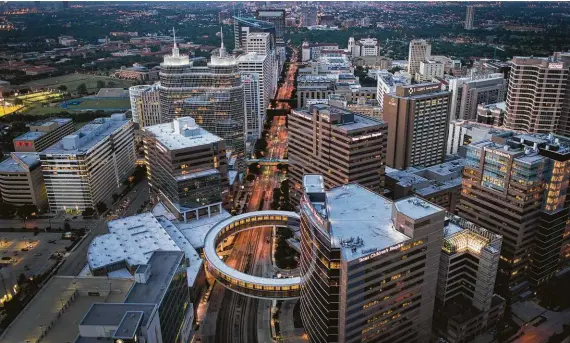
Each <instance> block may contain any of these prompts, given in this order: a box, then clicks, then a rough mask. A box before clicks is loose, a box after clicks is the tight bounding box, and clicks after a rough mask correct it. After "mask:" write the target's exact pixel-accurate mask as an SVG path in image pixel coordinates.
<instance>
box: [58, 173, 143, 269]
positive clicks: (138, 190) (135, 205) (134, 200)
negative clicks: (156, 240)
mask: <svg viewBox="0 0 570 343" xmlns="http://www.w3.org/2000/svg"><path fill="white" fill-rule="evenodd" d="M123 199H128V200H127V204H128V205H127V206H126V207H125V208H124V209H123V210H119V213H117V215H118V216H132V215H134V214H136V213H137V210H138V209H140V207H141V206H142V204H143V203H144V202H145V201H147V200H149V188H148V182H147V181H146V180H144V181H141V182H140V183H139V184H137V185H135V186H134V187H133V189H131V191H130V192H129V193H127V195H126V196H125V198H123ZM123 202H124V200H121V201H117V203H116V204H115V205H114V206H113V207H112V208H111V209H110V210H109V211H110V212H114V211H117V210H118V209H117V208H118V207H119V206H120V204H121V203H123ZM87 229H89V230H90V231H89V233H88V236H87V237H86V238H85V239H84V240H83V241H82V242H81V243H80V244H79V245H78V246H77V247H76V248H75V250H74V251H73V252H71V253H70V255H69V256H68V257H67V258H66V259H65V262H64V263H63V265H62V266H61V267H60V268H59V270H58V272H57V274H58V275H66V276H74V275H77V274H79V273H80V272H81V270H82V269H83V268H84V267H85V265H86V263H87V250H88V249H89V244H90V243H91V241H92V240H93V238H94V237H95V236H99V235H103V234H106V233H107V232H108V229H107V217H106V216H102V217H101V218H100V219H98V220H96V221H94V222H91V223H90V224H89V226H87Z"/></svg>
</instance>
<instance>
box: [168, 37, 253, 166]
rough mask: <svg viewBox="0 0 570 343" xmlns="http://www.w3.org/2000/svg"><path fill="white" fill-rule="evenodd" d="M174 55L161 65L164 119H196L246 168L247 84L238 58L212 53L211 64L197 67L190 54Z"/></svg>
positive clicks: (169, 120) (238, 164)
mask: <svg viewBox="0 0 570 343" xmlns="http://www.w3.org/2000/svg"><path fill="white" fill-rule="evenodd" d="M222 50H223V47H222ZM174 55H175V54H174V53H173V56H166V57H165V60H164V63H162V64H161V71H160V107H161V112H162V116H161V117H162V121H163V122H171V121H172V120H174V119H175V118H178V117H185V116H190V117H192V118H194V120H195V121H196V123H197V124H198V125H200V126H201V127H203V128H204V129H206V130H207V131H209V132H211V133H213V134H215V135H218V136H220V137H222V138H223V139H224V140H225V141H226V147H227V149H228V151H229V152H231V154H232V155H234V156H236V157H237V168H238V169H239V170H242V169H243V168H244V167H245V165H244V161H243V157H244V149H245V115H246V114H245V100H244V86H243V84H242V83H241V75H240V73H239V71H238V65H237V62H236V60H235V58H233V57H231V56H228V57H226V56H219V57H218V56H212V59H211V61H210V63H208V66H207V67H193V66H192V65H191V64H190V62H189V61H188V56H184V57H185V58H182V56H178V57H177V58H174V57H175V56H174ZM222 55H223V54H222Z"/></svg>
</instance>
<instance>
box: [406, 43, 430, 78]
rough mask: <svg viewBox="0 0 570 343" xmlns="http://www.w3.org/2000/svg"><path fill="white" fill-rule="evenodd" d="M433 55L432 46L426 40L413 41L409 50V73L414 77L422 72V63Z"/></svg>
mask: <svg viewBox="0 0 570 343" xmlns="http://www.w3.org/2000/svg"><path fill="white" fill-rule="evenodd" d="M430 55H431V44H429V43H428V42H426V41H425V40H424V39H413V40H412V41H411V42H410V47H409V50H408V73H410V75H412V76H414V75H416V73H417V72H419V71H420V62H423V61H425V60H426V59H428V58H429V56H430Z"/></svg>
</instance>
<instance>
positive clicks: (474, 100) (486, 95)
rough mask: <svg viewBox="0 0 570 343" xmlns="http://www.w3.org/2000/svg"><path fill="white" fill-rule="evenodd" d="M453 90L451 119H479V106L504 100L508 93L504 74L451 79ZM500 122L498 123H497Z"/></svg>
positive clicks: (450, 88)
mask: <svg viewBox="0 0 570 343" xmlns="http://www.w3.org/2000/svg"><path fill="white" fill-rule="evenodd" d="M449 91H450V92H451V109H450V117H451V120H455V119H462V120H470V121H476V120H477V106H478V105H480V104H494V103H498V102H503V101H504V100H505V96H506V93H507V81H506V80H505V79H504V77H503V74H501V73H493V74H487V75H484V76H477V77H476V76H469V77H460V78H455V79H451V80H449ZM497 124H498V123H497Z"/></svg>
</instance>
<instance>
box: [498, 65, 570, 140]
mask: <svg viewBox="0 0 570 343" xmlns="http://www.w3.org/2000/svg"><path fill="white" fill-rule="evenodd" d="M567 82H568V68H567V66H566V63H564V62H562V61H559V60H554V59H552V58H540V57H515V58H513V60H512V66H511V72H510V75H509V90H508V93H507V115H506V117H505V126H506V127H507V128H508V129H511V130H519V131H523V132H528V133H550V132H555V130H556V129H557V127H558V123H559V121H560V119H561V116H562V107H563V102H564V95H565V92H566V85H567Z"/></svg>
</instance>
